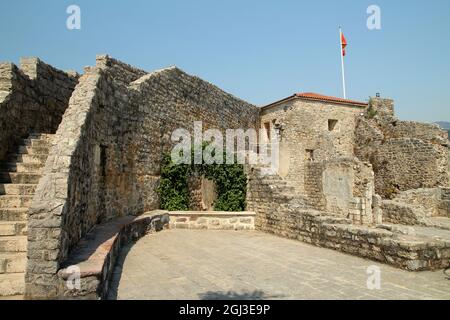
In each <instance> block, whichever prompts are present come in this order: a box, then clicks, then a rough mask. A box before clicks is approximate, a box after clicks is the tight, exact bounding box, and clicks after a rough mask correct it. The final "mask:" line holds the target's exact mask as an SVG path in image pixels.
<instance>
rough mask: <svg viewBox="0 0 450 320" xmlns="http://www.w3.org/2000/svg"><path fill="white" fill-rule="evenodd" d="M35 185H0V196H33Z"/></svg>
mask: <svg viewBox="0 0 450 320" xmlns="http://www.w3.org/2000/svg"><path fill="white" fill-rule="evenodd" d="M36 187H37V184H14V183H6V184H0V195H5V194H7V195H25V196H26V195H34V193H35V191H36Z"/></svg>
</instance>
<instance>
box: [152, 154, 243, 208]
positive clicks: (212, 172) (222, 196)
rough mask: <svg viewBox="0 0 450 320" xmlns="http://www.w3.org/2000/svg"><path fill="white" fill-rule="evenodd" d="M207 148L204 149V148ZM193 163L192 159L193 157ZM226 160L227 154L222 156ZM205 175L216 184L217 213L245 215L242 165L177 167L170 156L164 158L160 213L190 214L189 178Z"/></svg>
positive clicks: (158, 189)
mask: <svg viewBox="0 0 450 320" xmlns="http://www.w3.org/2000/svg"><path fill="white" fill-rule="evenodd" d="M205 147H206V146H203V148H205ZM191 159H193V155H192V157H191ZM223 159H226V152H224V154H223ZM194 174H197V175H202V176H204V177H205V178H207V179H210V180H213V181H214V182H215V184H216V188H217V200H216V202H215V203H214V210H216V211H244V210H245V197H246V192H247V178H246V176H245V173H244V166H243V165H241V164H192V165H187V164H175V163H174V162H173V161H172V159H171V157H170V154H166V155H165V156H164V157H163V162H162V168H161V181H160V185H159V187H158V188H157V192H158V194H159V197H160V202H161V209H164V210H170V211H182V210H189V202H190V199H189V189H188V182H187V181H188V178H189V177H190V176H191V175H194Z"/></svg>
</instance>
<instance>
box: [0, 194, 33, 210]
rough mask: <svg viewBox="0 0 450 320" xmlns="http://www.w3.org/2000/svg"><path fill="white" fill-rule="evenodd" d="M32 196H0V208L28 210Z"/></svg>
mask: <svg viewBox="0 0 450 320" xmlns="http://www.w3.org/2000/svg"><path fill="white" fill-rule="evenodd" d="M32 200H33V196H18V195H2V196H0V208H24V207H26V208H28V207H29V206H30V205H31V201H32Z"/></svg>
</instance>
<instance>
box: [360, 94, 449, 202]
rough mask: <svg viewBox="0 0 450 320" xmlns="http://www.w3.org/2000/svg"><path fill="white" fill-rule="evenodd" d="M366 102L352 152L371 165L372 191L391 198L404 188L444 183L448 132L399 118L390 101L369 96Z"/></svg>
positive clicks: (446, 178) (433, 185)
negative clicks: (394, 113)
mask: <svg viewBox="0 0 450 320" xmlns="http://www.w3.org/2000/svg"><path fill="white" fill-rule="evenodd" d="M369 105H370V107H369V109H368V111H367V113H366V116H365V117H360V118H359V119H358V125H357V128H356V145H355V155H356V156H357V157H358V158H359V159H360V160H362V161H368V162H370V163H371V164H372V165H373V168H374V171H375V189H376V193H377V194H380V195H382V196H383V197H385V198H393V197H395V194H397V193H398V192H401V191H405V190H410V189H418V188H434V187H444V186H448V183H449V176H448V170H447V166H448V133H447V132H446V131H445V130H441V129H440V128H439V126H437V125H433V124H424V123H416V122H410V121H399V120H398V119H396V118H395V117H394V116H393V102H392V100H389V99H379V98H372V99H371V100H370V103H369ZM386 110H388V111H386ZM391 110H392V111H391Z"/></svg>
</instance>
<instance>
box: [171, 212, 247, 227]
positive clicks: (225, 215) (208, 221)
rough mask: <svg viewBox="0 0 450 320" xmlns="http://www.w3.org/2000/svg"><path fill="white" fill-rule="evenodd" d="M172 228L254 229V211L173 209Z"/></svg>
mask: <svg viewBox="0 0 450 320" xmlns="http://www.w3.org/2000/svg"><path fill="white" fill-rule="evenodd" d="M169 226H170V228H172V229H204V230H254V229H255V213H254V212H219V211H210V212H206V211H172V212H170V224H169Z"/></svg>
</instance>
